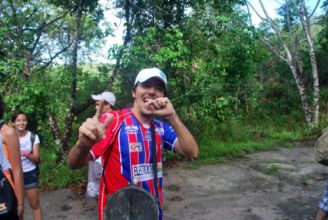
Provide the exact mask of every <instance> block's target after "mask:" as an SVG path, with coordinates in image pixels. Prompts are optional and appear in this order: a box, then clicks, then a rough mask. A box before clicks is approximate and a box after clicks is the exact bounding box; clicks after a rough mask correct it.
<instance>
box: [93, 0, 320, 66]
mask: <svg viewBox="0 0 328 220" xmlns="http://www.w3.org/2000/svg"><path fill="white" fill-rule="evenodd" d="M248 1H249V2H250V3H251V4H252V5H253V7H254V8H255V9H256V10H257V11H258V13H259V14H260V15H261V16H263V17H264V13H263V11H262V8H261V6H260V4H259V0H248ZM99 2H100V4H101V5H102V6H103V7H104V9H105V18H106V21H107V22H109V23H115V24H116V26H114V27H113V31H114V36H108V37H107V38H106V39H105V40H104V41H105V43H104V46H103V47H102V48H101V50H99V51H98V52H97V53H95V54H94V55H93V56H92V57H91V59H92V60H94V61H95V62H98V63H109V60H108V58H107V57H108V50H109V49H110V47H111V46H112V45H113V44H122V42H123V39H122V36H123V30H124V26H123V21H121V20H119V19H117V18H116V17H115V16H114V13H115V12H114V11H113V9H111V10H107V9H106V7H109V8H110V4H111V1H108V0H100V1H99ZM262 2H263V3H264V6H265V8H266V10H267V12H268V14H269V16H270V17H272V18H274V17H276V16H277V15H276V9H277V8H278V7H279V5H281V3H282V2H283V0H262ZM305 2H306V5H307V6H308V7H309V8H310V9H311V12H312V10H313V9H314V7H315V5H316V3H317V0H305ZM322 2H323V0H321V1H320V6H321V5H322ZM245 10H246V9H245ZM250 10H251V15H252V23H253V24H254V25H255V26H257V25H258V24H259V23H260V22H261V19H260V18H259V17H258V16H257V15H256V13H254V11H253V10H252V9H251V8H250ZM321 12H322V10H321V9H320V7H318V8H317V11H316V14H320V13H321Z"/></svg>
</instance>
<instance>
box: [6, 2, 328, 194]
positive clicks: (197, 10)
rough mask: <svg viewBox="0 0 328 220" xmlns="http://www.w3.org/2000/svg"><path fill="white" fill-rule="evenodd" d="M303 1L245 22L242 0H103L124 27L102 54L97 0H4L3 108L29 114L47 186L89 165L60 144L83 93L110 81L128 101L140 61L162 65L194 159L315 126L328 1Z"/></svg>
mask: <svg viewBox="0 0 328 220" xmlns="http://www.w3.org/2000/svg"><path fill="white" fill-rule="evenodd" d="M304 3H307V2H306V1H304V0H298V1H295V4H293V1H291V0H286V1H284V4H283V5H281V7H280V8H279V10H278V14H279V15H280V16H279V17H278V18H276V19H274V20H272V19H270V18H269V17H264V18H263V22H262V23H261V24H260V25H259V26H258V27H254V26H253V25H252V24H251V23H250V22H249V12H248V11H247V10H246V9H247V8H248V9H249V10H252V5H250V4H248V3H247V2H246V1H245V0H231V1H226V0H206V1H205V0H197V1H196V0H180V1H167V0H150V1H140V0H132V1H122V0H113V1H108V2H107V4H108V5H107V6H109V7H111V8H116V9H117V10H116V11H117V13H116V14H115V16H117V17H118V18H120V19H121V22H122V23H124V29H125V31H124V36H123V37H124V39H123V43H122V45H113V46H112V47H111V48H110V50H109V51H108V61H109V62H108V63H107V64H99V63H97V62H95V61H94V60H92V59H91V58H92V56H94V55H92V54H95V53H96V52H97V51H99V49H100V48H101V47H102V46H103V44H104V42H103V41H104V39H105V37H106V36H108V35H110V34H111V33H112V29H114V28H115V24H114V23H108V22H107V23H106V22H104V18H105V16H104V15H105V14H106V13H105V12H106V10H107V8H106V7H105V6H104V3H103V4H102V5H101V4H100V3H98V2H97V1H93V0H70V1H58V0H46V1H35V0H25V1H21V0H14V1H13V0H3V1H2V3H0V24H1V25H0V85H1V86H0V90H1V94H2V98H3V99H4V101H5V103H6V111H5V112H6V113H5V120H8V119H9V117H10V115H11V114H12V112H13V111H14V110H17V109H21V110H24V111H26V112H27V113H29V114H30V129H32V130H34V131H37V132H38V134H40V135H41V137H42V147H41V148H42V149H41V160H42V163H41V180H42V186H43V187H44V188H57V187H65V186H67V185H69V184H72V183H76V182H80V181H85V179H86V176H85V173H86V170H81V171H70V170H69V169H68V168H67V166H66V163H65V156H66V154H67V152H68V150H69V149H70V147H71V146H72V145H73V144H74V142H75V140H76V134H77V129H78V127H79V125H80V124H81V123H82V122H83V121H84V120H85V118H86V117H89V116H91V115H92V114H93V113H94V106H93V101H92V100H91V97H90V95H91V94H96V93H99V92H101V91H103V90H105V89H107V90H111V91H114V92H115V94H116V95H117V99H118V104H117V107H124V106H126V105H128V104H129V103H130V102H131V101H132V100H131V98H130V97H131V96H130V88H131V85H132V84H133V79H134V78H135V75H136V74H137V72H138V71H139V70H140V69H142V68H144V67H152V66H157V67H159V68H161V69H162V70H163V71H164V72H165V73H166V74H167V76H168V79H169V89H168V97H169V98H170V99H171V100H172V102H173V104H174V106H175V108H176V111H177V112H178V113H179V115H180V117H181V118H182V120H183V121H184V122H185V123H186V125H187V126H188V128H190V130H191V131H192V133H193V134H194V135H195V137H196V138H197V141H198V143H199V145H200V156H199V160H198V161H197V162H196V163H200V164H203V163H216V162H218V161H221V160H222V158H223V157H234V156H242V155H243V154H245V153H248V152H252V151H255V150H262V149H268V148H272V147H274V146H276V145H277V144H279V143H286V142H289V141H298V140H302V139H305V138H314V137H315V136H316V135H317V133H318V132H319V131H320V129H322V128H323V127H325V126H327V122H328V120H327V113H328V74H327V69H326V63H327V61H328V53H327V47H328V43H327V42H328V34H327V33H328V14H327V13H328V7H327V5H328V1H324V2H323V4H322V6H321V8H322V10H323V14H322V15H320V16H317V17H314V16H312V13H311V12H312V11H311V10H312V9H313V8H309V7H303V6H306V5H304ZM309 36H310V38H309ZM312 49H313V50H312ZM316 73H317V75H316ZM317 79H319V80H317ZM317 81H318V82H317ZM319 88H320V92H319ZM318 92H319V93H318ZM317 110H319V111H317ZM49 171H51V172H49ZM63 174H65V175H63ZM81 174H82V175H81Z"/></svg>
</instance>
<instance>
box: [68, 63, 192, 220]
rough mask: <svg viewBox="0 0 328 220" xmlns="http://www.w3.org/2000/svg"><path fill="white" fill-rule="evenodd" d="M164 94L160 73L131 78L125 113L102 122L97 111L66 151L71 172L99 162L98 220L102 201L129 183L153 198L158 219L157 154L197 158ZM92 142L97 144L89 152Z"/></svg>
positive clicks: (159, 182) (159, 172)
mask: <svg viewBox="0 0 328 220" xmlns="http://www.w3.org/2000/svg"><path fill="white" fill-rule="evenodd" d="M166 93H167V79H166V76H165V74H164V73H163V72H162V71H161V70H159V69H157V68H150V69H143V70H141V71H140V72H139V74H138V75H137V77H136V79H135V83H134V87H133V89H132V96H133V98H134V103H133V107H132V108H131V109H124V110H122V111H119V112H118V115H119V116H117V117H108V119H107V120H106V121H105V122H104V123H100V122H99V118H100V115H101V111H100V109H98V110H97V113H96V115H95V117H93V118H89V119H87V120H86V121H85V122H84V123H83V124H82V126H81V127H80V128H79V139H78V142H77V143H76V144H75V146H74V147H73V148H72V149H71V150H70V152H69V155H68V164H69V166H70V167H71V168H73V169H75V168H81V167H83V166H84V165H86V164H87V163H88V160H89V159H91V160H94V159H96V158H98V157H102V160H103V166H104V174H103V177H102V179H101V183H100V190H99V200H98V212H99V219H100V220H103V219H104V208H105V206H106V197H107V196H108V195H112V194H113V193H114V192H116V191H118V190H120V189H122V188H123V187H125V186H128V185H132V184H136V185H138V186H140V187H142V188H144V189H146V190H147V191H148V192H149V193H151V195H153V196H154V197H157V199H158V203H159V210H160V215H159V219H162V211H161V210H162V209H161V208H162V204H163V194H162V186H163V182H162V181H163V180H162V178H163V173H162V157H163V155H162V154H163V149H166V150H169V151H172V152H177V153H180V154H182V155H184V156H186V157H188V158H195V157H197V156H198V145H197V143H196V141H195V139H194V138H193V136H192V134H191V133H190V131H189V130H188V129H187V128H186V127H185V125H184V124H183V123H182V122H181V120H180V119H179V117H178V115H177V114H176V112H175V110H174V107H173V105H172V103H171V102H170V100H169V99H168V98H167V97H166V96H165V95H166ZM155 118H156V119H155ZM158 118H160V119H164V121H162V120H157V119H158ZM153 131H154V132H153ZM98 141H100V142H101V143H102V144H97V145H96V146H98V147H92V146H93V144H94V143H96V142H98ZM152 143H156V144H155V145H156V161H157V163H156V164H155V165H156V166H157V172H156V173H154V172H153V169H154V168H153V166H154V163H153V162H152V161H153V158H152V156H153V153H154V152H153V148H152ZM91 147H92V148H91ZM156 166H155V167H156ZM155 176H157V178H155Z"/></svg>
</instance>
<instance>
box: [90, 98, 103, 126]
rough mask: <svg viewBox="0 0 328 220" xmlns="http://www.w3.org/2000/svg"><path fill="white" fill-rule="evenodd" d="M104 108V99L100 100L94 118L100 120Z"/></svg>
mask: <svg viewBox="0 0 328 220" xmlns="http://www.w3.org/2000/svg"><path fill="white" fill-rule="evenodd" d="M103 109H104V101H103V100H100V101H99V106H98V108H97V111H96V114H95V116H93V118H94V119H97V120H98V121H99V120H100V117H101V115H102V111H103Z"/></svg>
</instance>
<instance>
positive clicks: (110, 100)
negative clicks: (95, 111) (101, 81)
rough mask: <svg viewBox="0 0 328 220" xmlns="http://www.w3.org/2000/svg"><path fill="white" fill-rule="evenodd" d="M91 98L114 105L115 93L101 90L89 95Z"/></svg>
mask: <svg viewBox="0 0 328 220" xmlns="http://www.w3.org/2000/svg"><path fill="white" fill-rule="evenodd" d="M91 97H92V99H93V100H96V101H99V100H105V101H106V102H108V103H109V104H111V105H112V106H114V105H115V102H116V98H115V95H114V94H113V93H111V92H102V93H100V94H99V95H91Z"/></svg>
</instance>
